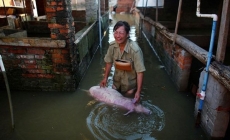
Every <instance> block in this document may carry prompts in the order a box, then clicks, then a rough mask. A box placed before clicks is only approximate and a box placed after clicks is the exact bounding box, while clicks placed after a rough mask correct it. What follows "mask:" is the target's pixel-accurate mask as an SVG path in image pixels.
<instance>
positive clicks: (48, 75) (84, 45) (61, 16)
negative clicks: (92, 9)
mask: <svg viewBox="0 0 230 140" xmlns="http://www.w3.org/2000/svg"><path fill="white" fill-rule="evenodd" d="M46 1H47V3H46V17H47V22H44V24H42V25H41V23H43V22H32V21H31V22H28V23H29V26H30V28H36V27H39V25H41V26H40V27H41V28H39V29H41V30H40V32H41V31H44V29H46V30H47V32H46V33H49V35H50V36H49V38H44V37H42V38H38V37H21V36H19V37H7V36H3V37H0V54H1V55H2V58H3V62H4V65H5V69H6V74H7V76H8V81H9V83H10V88H11V89H12V90H42V91H74V90H75V89H76V87H77V86H78V84H79V82H80V80H81V78H82V77H83V75H84V73H85V71H86V69H87V67H88V65H89V62H90V61H91V59H92V56H93V54H94V53H95V51H96V49H97V47H98V44H99V41H98V40H99V36H98V33H99V29H98V23H96V21H95V22H94V24H92V28H91V29H90V30H87V28H84V29H83V31H82V32H81V33H82V36H81V37H80V36H77V35H76V36H75V28H74V27H75V25H74V24H75V23H76V22H75V23H74V18H73V17H72V11H71V5H70V1H69V0H46ZM104 4H105V3H103V5H104ZM94 6H95V5H94ZM104 6H105V5H104ZM107 7H108V6H107ZM107 9H108V8H107ZM47 24H48V25H47ZM107 27H108V13H107V14H105V16H103V17H102V31H104V30H105V29H106V28H107ZM42 29H43V30H42ZM79 30H80V29H79ZM91 30H92V31H91ZM36 31H38V28H37V29H33V30H31V32H33V33H34V32H36ZM75 37H76V38H75ZM76 40H78V41H77V43H75V41H76ZM0 88H1V89H2V88H5V84H4V80H3V77H2V75H0Z"/></svg>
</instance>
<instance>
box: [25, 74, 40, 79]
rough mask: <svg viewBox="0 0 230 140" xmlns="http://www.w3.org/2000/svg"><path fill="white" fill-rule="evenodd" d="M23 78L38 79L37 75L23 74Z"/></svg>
mask: <svg viewBox="0 0 230 140" xmlns="http://www.w3.org/2000/svg"><path fill="white" fill-rule="evenodd" d="M22 76H23V77H27V78H37V74H22Z"/></svg>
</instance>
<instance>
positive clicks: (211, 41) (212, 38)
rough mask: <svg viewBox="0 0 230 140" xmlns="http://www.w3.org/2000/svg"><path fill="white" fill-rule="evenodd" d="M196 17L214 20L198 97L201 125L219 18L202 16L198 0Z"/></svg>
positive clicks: (197, 122)
mask: <svg viewBox="0 0 230 140" xmlns="http://www.w3.org/2000/svg"><path fill="white" fill-rule="evenodd" d="M196 15H197V16H198V17H206V18H213V24H212V33H211V39H210V46H209V51H208V60H207V63H206V68H205V75H204V80H203V85H202V89H201V92H200V93H198V94H197V96H199V97H200V102H199V107H198V114H197V120H196V124H197V125H199V124H200V120H198V119H200V116H201V111H202V108H203V104H204V98H205V91H206V88H207V83H208V76H209V66H210V63H211V59H212V52H213V46H214V39H215V32H216V23H217V19H218V18H217V15H216V14H200V0H197V11H196Z"/></svg>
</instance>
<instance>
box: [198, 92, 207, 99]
mask: <svg viewBox="0 0 230 140" xmlns="http://www.w3.org/2000/svg"><path fill="white" fill-rule="evenodd" d="M197 96H198V97H199V98H200V99H201V100H204V98H205V91H201V93H198V94H197Z"/></svg>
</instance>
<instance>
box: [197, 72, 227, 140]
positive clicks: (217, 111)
mask: <svg viewBox="0 0 230 140" xmlns="http://www.w3.org/2000/svg"><path fill="white" fill-rule="evenodd" d="M204 75H205V71H203V72H202V73H201V76H200V80H199V81H200V82H199V87H200V88H199V89H198V91H201V88H202V84H203V80H204ZM199 103H200V100H199V98H197V100H196V104H195V114H197V111H198V107H199ZM228 108H230V92H229V91H228V90H227V89H226V88H225V87H224V86H223V85H222V84H220V83H219V82H218V80H216V79H215V78H214V77H213V76H212V75H210V74H209V78H208V84H207V89H206V96H205V100H204V105H203V108H202V112H201V114H202V115H201V125H202V127H203V128H204V129H205V130H206V131H207V133H208V134H209V135H210V136H211V137H213V138H223V137H224V136H225V133H226V130H227V128H228V124H229V118H230V116H229V112H228V110H227V109H228Z"/></svg>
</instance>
